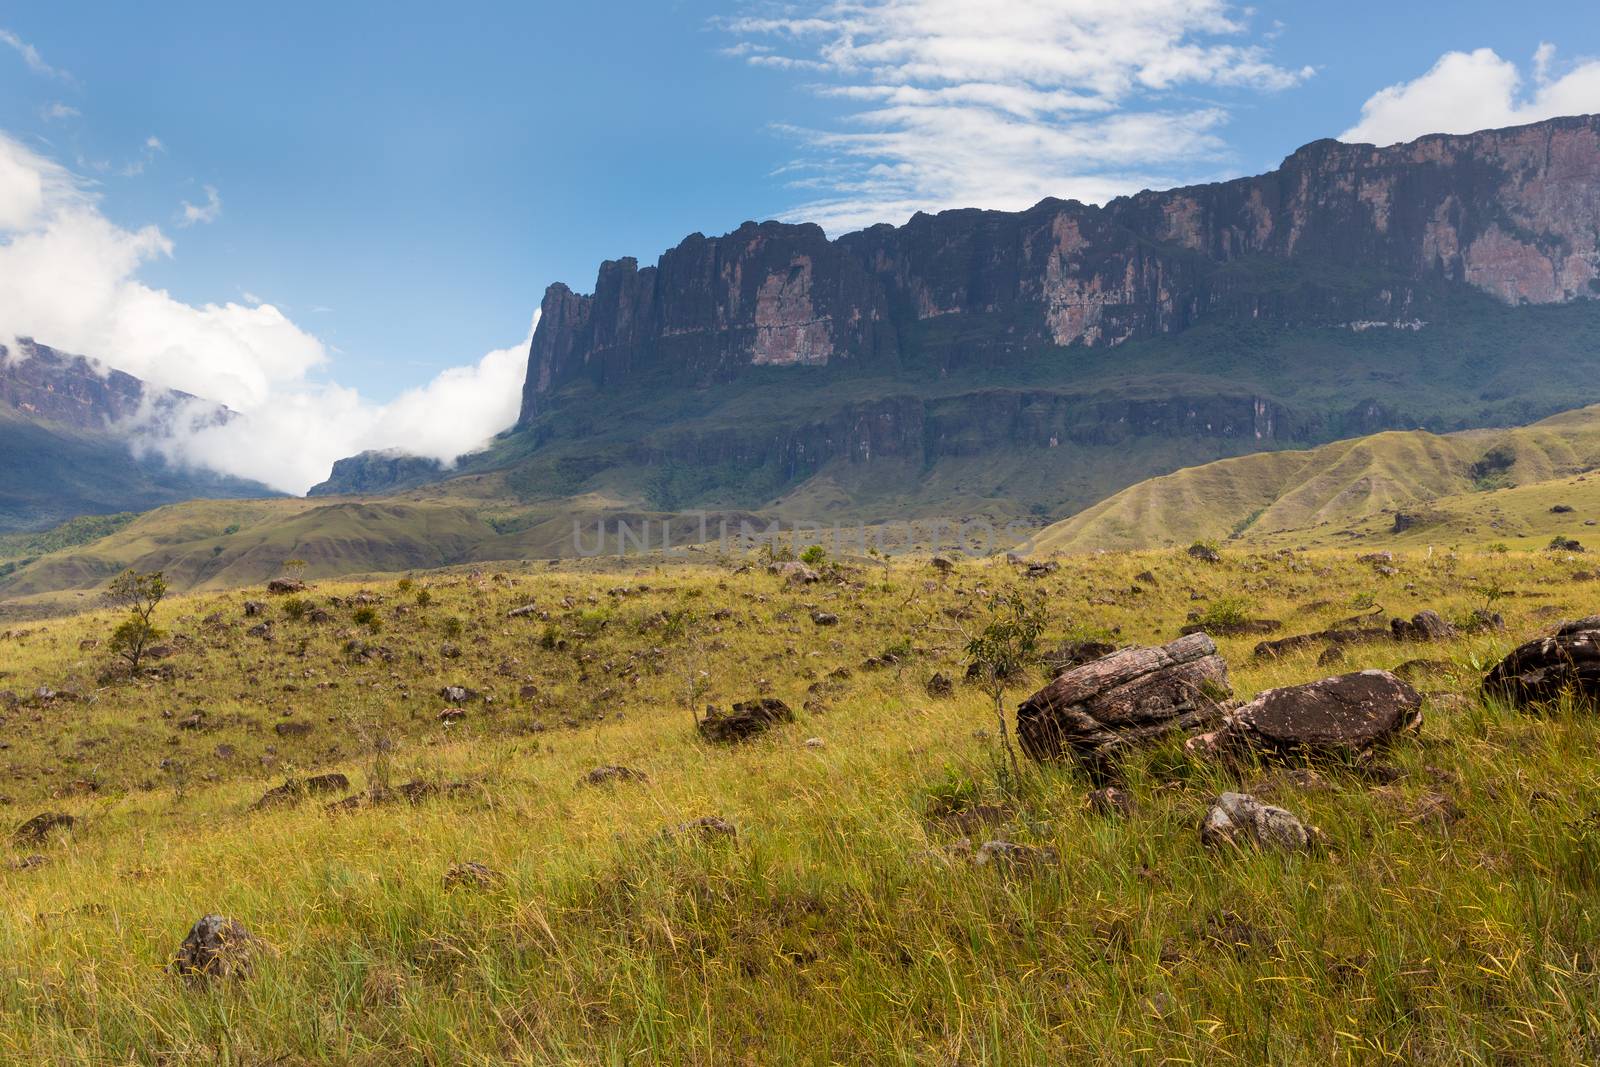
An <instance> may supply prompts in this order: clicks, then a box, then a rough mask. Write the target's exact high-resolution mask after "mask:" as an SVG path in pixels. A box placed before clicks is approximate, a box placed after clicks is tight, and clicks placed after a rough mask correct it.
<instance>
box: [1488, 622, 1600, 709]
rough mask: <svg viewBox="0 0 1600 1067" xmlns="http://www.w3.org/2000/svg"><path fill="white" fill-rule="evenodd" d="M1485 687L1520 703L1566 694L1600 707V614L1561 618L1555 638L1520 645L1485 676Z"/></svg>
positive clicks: (1493, 695)
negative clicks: (1587, 616)
mask: <svg viewBox="0 0 1600 1067" xmlns="http://www.w3.org/2000/svg"><path fill="white" fill-rule="evenodd" d="M1483 691H1484V693H1485V695H1488V696H1492V697H1497V698H1499V699H1501V700H1506V701H1509V702H1510V703H1512V704H1515V705H1517V706H1519V707H1526V706H1528V705H1533V704H1547V703H1550V702H1553V701H1555V700H1558V699H1560V697H1561V695H1562V694H1563V693H1571V694H1572V695H1573V697H1575V698H1576V699H1578V700H1581V701H1583V702H1584V703H1585V704H1587V705H1589V706H1591V707H1600V617H1595V616H1591V617H1589V618H1587V619H1579V620H1576V621H1574V622H1568V623H1563V624H1562V625H1561V627H1560V628H1559V629H1558V630H1557V631H1556V635H1555V636H1554V637H1541V638H1538V639H1537V640H1534V641H1529V642H1527V643H1526V644H1523V645H1519V646H1518V647H1517V648H1515V649H1513V650H1512V652H1511V654H1510V655H1508V656H1507V657H1506V658H1505V659H1503V660H1501V661H1500V662H1499V663H1497V664H1495V665H1494V667H1492V668H1491V669H1490V670H1489V673H1488V674H1487V675H1485V676H1484V679H1483Z"/></svg>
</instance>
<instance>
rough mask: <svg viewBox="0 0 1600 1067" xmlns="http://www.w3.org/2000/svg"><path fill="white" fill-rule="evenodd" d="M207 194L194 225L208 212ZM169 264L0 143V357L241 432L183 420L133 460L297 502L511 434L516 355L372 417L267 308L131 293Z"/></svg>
mask: <svg viewBox="0 0 1600 1067" xmlns="http://www.w3.org/2000/svg"><path fill="white" fill-rule="evenodd" d="M206 192H207V203H206V204H205V205H201V206H199V207H198V208H197V209H196V210H197V211H198V212H199V213H200V215H201V216H204V215H205V214H206V213H207V212H212V211H213V209H214V210H215V211H220V203H221V201H220V197H218V196H216V195H215V193H214V191H212V190H209V189H208V190H206ZM185 217H187V213H186V215H185ZM212 217H214V213H213V215H212ZM192 221H194V222H202V221H209V219H207V218H205V217H197V218H194V219H192ZM173 252H174V245H173V242H172V241H171V239H170V238H168V237H167V236H166V235H165V234H163V233H162V232H161V230H160V229H159V228H157V227H155V226H145V227H142V228H140V229H137V230H129V229H125V228H123V227H121V226H118V225H116V224H115V223H113V222H111V221H110V220H109V219H107V218H106V217H105V216H104V215H103V214H102V213H101V212H100V210H99V207H98V205H97V202H96V199H95V196H94V194H93V192H92V190H91V187H90V186H89V185H88V184H87V183H85V182H84V181H82V180H81V179H79V178H78V177H77V176H76V175H74V174H73V173H72V172H70V171H69V170H67V169H66V168H65V167H62V166H61V165H60V164H58V163H56V162H54V161H53V160H50V159H46V158H45V157H43V156H40V155H38V154H37V153H35V152H33V151H31V150H29V149H28V148H26V147H25V146H23V145H21V144H19V143H18V142H16V141H15V140H12V139H11V138H9V137H7V136H5V135H4V134H0V342H4V341H8V340H10V339H12V338H16V337H32V338H34V339H35V340H37V341H39V342H40V343H42V344H47V345H50V346H51V347H53V348H58V349H61V350H63V351H66V352H73V353H79V354H82V355H87V356H91V357H94V358H96V359H99V360H101V361H103V362H104V363H107V364H109V365H111V366H114V367H117V368H119V369H121V370H125V371H127V372H128V373H130V374H133V375H136V376H138V377H140V378H143V379H144V380H146V381H148V382H151V383H152V384H155V385H158V386H163V387H166V388H171V389H180V390H183V391H186V392H189V393H193V394H195V395H196V396H199V397H204V398H205V399H207V400H211V401H216V402H217V403H221V404H225V405H227V406H228V407H229V408H232V409H233V410H234V411H235V412H237V413H238V416H239V417H238V418H235V419H233V420H231V421H229V422H228V423H226V424H225V425H221V426H204V425H191V424H189V422H188V420H184V421H183V424H182V425H181V426H180V427H177V428H174V429H173V430H171V432H169V433H163V434H155V435H153V436H150V435H147V436H146V437H144V438H143V439H142V440H140V441H139V442H137V444H138V445H139V447H144V448H154V449H156V450H159V451H160V452H161V453H163V454H164V455H166V456H168V457H169V458H171V459H172V460H174V461H176V462H181V463H186V464H191V465H196V466H203V467H208V468H211V469H213V470H217V471H221V472H223V473H225V474H232V475H237V476H239V477H245V478H253V479H256V480H258V481H261V482H264V483H265V484H267V485H269V486H271V487H272V488H274V489H279V490H282V491H285V492H291V493H301V492H304V491H305V490H306V489H307V488H309V487H310V486H311V485H313V484H315V483H316V482H319V481H321V480H322V479H324V478H325V477H327V474H328V470H329V468H330V467H331V466H332V464H333V461H334V460H336V459H339V458H341V457H343V456H348V455H352V454H354V453H356V452H360V451H363V450H365V449H382V448H396V447H398V448H402V449H404V450H405V451H407V452H411V453H414V454H417V455H422V456H428V457H431V458H434V459H438V460H442V461H445V462H450V461H452V460H454V459H455V458H456V457H457V456H459V455H461V454H463V453H466V452H470V451H472V450H474V449H475V448H478V447H480V446H482V445H483V444H484V443H486V442H487V441H488V440H489V439H490V438H491V437H493V436H494V434H496V433H498V432H499V431H501V430H504V429H506V428H507V427H509V426H510V425H511V424H512V423H513V422H515V421H516V416H517V410H518V404H519V402H520V398H521V388H522V379H523V374H524V372H525V369H526V362H525V361H526V352H527V348H526V345H527V342H526V341H524V342H523V343H522V345H521V346H513V347H511V348H506V349H501V350H498V351H495V352H490V353H488V354H487V355H485V356H483V357H482V358H481V359H480V360H478V361H477V362H476V363H475V364H472V365H470V366H465V367H457V368H452V369H450V370H446V371H444V372H443V373H441V374H439V375H438V376H437V377H436V378H434V379H433V381H431V382H429V383H427V384H426V385H423V386H420V387H418V388H416V389H412V390H410V391H408V392H406V393H404V394H402V395H401V396H399V397H398V398H396V399H395V400H394V401H392V402H391V403H388V404H375V403H372V402H371V401H369V400H366V399H364V398H362V397H361V396H360V394H359V393H357V392H356V391H355V390H352V389H348V388H344V387H342V386H340V385H338V384H337V383H334V382H331V381H327V380H324V379H322V378H321V377H320V375H321V374H322V373H323V372H324V371H325V370H326V369H327V365H328V352H327V349H326V347H325V346H324V345H323V343H322V342H321V341H320V340H319V339H318V338H317V337H316V336H315V335H314V334H312V333H310V332H309V331H307V330H305V329H303V328H301V327H300V326H298V325H296V324H295V323H294V322H292V321H291V320H290V319H289V318H288V317H287V316H285V315H284V314H283V312H282V311H281V310H279V309H278V308H277V307H274V306H273V305H272V304H269V303H254V304H249V305H246V304H239V303H233V302H228V303H224V304H203V305H199V306H195V305H191V304H186V303H184V302H182V301H180V300H176V299H174V298H173V297H172V296H171V295H170V294H169V293H167V292H165V291H162V290H159V289H152V288H150V287H149V286H147V285H145V284H143V283H142V282H140V281H139V279H138V272H139V269H140V267H141V266H142V265H143V264H145V263H147V262H149V261H151V260H153V259H157V258H160V257H165V256H170V255H172V254H173ZM535 321H537V319H536V320H535ZM529 332H530V337H531V332H532V327H531V326H530V328H529ZM198 422H199V423H203V422H204V420H198Z"/></svg>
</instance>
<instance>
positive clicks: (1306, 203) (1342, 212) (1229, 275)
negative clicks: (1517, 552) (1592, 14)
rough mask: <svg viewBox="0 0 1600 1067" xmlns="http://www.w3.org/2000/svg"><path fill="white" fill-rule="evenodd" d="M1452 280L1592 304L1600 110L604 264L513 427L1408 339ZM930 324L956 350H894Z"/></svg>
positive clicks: (536, 376)
mask: <svg viewBox="0 0 1600 1067" xmlns="http://www.w3.org/2000/svg"><path fill="white" fill-rule="evenodd" d="M1302 267H1305V268H1308V269H1307V270H1306V273H1305V275H1304V277H1303V278H1300V279H1299V280H1298V282H1297V283H1296V284H1284V282H1283V279H1282V277H1281V275H1282V274H1283V272H1284V271H1285V270H1289V271H1291V272H1294V271H1295V270H1298V269H1300V268H1302ZM1271 275H1279V276H1280V277H1278V280H1277V282H1276V283H1273V282H1272V281H1271V280H1270V278H1269V276H1271ZM1329 278H1334V279H1338V280H1336V281H1329V280H1328V279H1329ZM1451 285H1459V286H1466V287H1470V288H1472V289H1476V290H1479V291H1482V292H1485V293H1488V294H1490V295H1492V296H1493V297H1494V298H1496V299H1498V300H1500V301H1503V302H1506V303H1511V304H1517V303H1533V304H1547V303H1559V302H1564V301H1570V300H1575V299H1583V298H1594V297H1596V296H1600V117H1597V116H1585V117H1577V118H1563V119H1553V120H1550V121H1547V122H1542V123H1537V124H1534V125H1531V126H1523V127H1518V128H1513V129H1506V130H1492V131H1485V132H1481V133H1476V134H1470V135H1466V136H1446V135H1436V136H1430V137H1425V138H1422V139H1421V140H1418V141H1415V142H1412V143H1410V144H1402V145H1394V146H1390V147H1387V148H1378V147H1374V146H1372V145H1349V144H1342V143H1340V142H1337V141H1318V142H1315V143H1313V144H1310V145H1307V146H1306V147H1304V148H1302V149H1300V150H1299V151H1297V152H1295V153H1294V154H1293V155H1292V156H1290V157H1289V158H1288V159H1286V160H1285V161H1284V163H1283V165H1282V166H1281V167H1279V169H1277V170H1275V171H1273V172H1271V173H1269V174H1264V175H1260V176H1257V177H1252V178H1241V179H1238V180H1236V181H1231V182H1224V183H1219V184H1214V185H1204V186H1196V187H1191V188H1186V189H1175V190H1170V191H1166V192H1144V193H1140V194H1138V195H1137V196H1133V197H1125V198H1121V199H1118V200H1114V201H1112V202H1111V203H1109V204H1107V205H1105V206H1104V207H1095V206H1090V205H1084V204H1081V203H1078V202H1076V201H1060V200H1045V201H1042V202H1041V203H1039V204H1038V205H1036V206H1034V207H1032V208H1030V209H1028V210H1026V211H1022V212H998V211H979V210H956V211H946V212H941V213H940V214H938V215H925V214H918V215H916V216H914V217H913V218H912V219H911V220H910V221H909V222H908V223H906V224H905V225H904V226H901V227H893V226H888V225H879V226H874V227H871V228H870V229H867V230H863V231H860V232H858V233H852V234H847V235H845V236H843V237H840V238H839V239H837V240H834V241H829V240H828V239H827V237H826V236H825V235H824V234H823V232H822V230H821V229H820V228H818V227H816V226H814V225H786V224H782V223H775V222H767V223H761V224H759V225H758V224H756V223H746V224H745V225H744V226H741V227H740V228H739V229H738V230H735V231H734V232H733V233H730V234H727V235H725V236H722V237H714V238H708V237H704V236H702V235H700V234H695V235H693V236H691V237H689V238H688V239H687V240H685V241H684V242H683V243H682V244H680V245H679V246H678V247H677V248H674V249H672V250H671V251H669V252H667V253H665V254H664V255H663V256H662V257H661V259H660V260H659V262H658V263H657V264H656V265H655V266H652V267H644V268H640V267H639V265H638V263H637V262H636V261H635V260H633V259H621V260H616V261H612V262H608V263H605V264H603V265H602V266H601V268H600V273H599V277H598V279H597V280H596V283H595V289H594V292H593V294H592V295H579V294H576V293H574V292H572V290H571V289H569V288H568V287H567V286H565V285H559V284H558V285H553V286H551V287H550V289H549V290H548V291H547V292H546V294H545V298H544V303H543V305H542V308H543V315H542V317H541V319H540V322H539V326H538V330H537V331H536V333H535V335H534V339H533V344H532V347H531V350H530V353H529V367H528V377H527V384H526V386H525V388H524V392H523V405H522V422H523V423H527V422H529V421H530V420H531V419H533V418H534V417H535V416H536V415H538V414H539V413H540V412H541V411H543V410H545V408H546V407H547V406H548V403H549V398H550V394H552V393H553V392H554V391H556V390H557V389H559V388H561V387H562V386H563V385H566V384H569V383H572V382H576V381H579V380H581V379H585V378H587V379H589V380H590V381H592V382H593V383H595V384H596V385H599V386H605V385H607V384H613V383H616V382H620V381H622V380H624V379H627V378H630V377H633V376H636V375H640V374H644V373H648V372H651V371H657V372H664V373H666V374H668V375H670V376H672V377H673V378H674V379H677V380H681V381H684V382H690V383H696V382H706V381H713V380H717V379H720V378H726V377H728V376H731V375H733V374H735V373H737V372H738V371H740V370H741V369H743V368H746V367H751V366H777V367H817V366H824V365H827V364H830V363H836V362H839V361H851V362H853V363H856V364H862V365H880V366H883V367H884V368H885V369H892V368H893V366H894V365H895V363H896V361H897V360H898V359H900V358H901V357H902V356H904V355H906V354H907V353H908V352H909V351H910V350H911V349H914V348H918V347H919V346H920V347H921V348H922V349H923V351H924V354H931V355H932V356H933V358H935V359H936V360H938V361H940V362H942V363H943V365H945V366H946V367H955V366H960V365H974V364H975V365H980V366H983V365H989V364H995V363H1002V362H1008V361H1014V360H1016V359H1019V358H1026V356H1027V354H1028V353H1029V352H1031V351H1036V350H1040V349H1047V348H1053V347H1057V346H1091V347H1093V346H1110V345H1117V344H1121V343H1123V342H1125V341H1128V340H1131V339H1135V338H1143V337H1151V336H1156V335H1160V334H1170V333H1176V332H1179V331H1182V330H1185V329H1187V328H1189V327H1190V326H1192V325H1194V324H1195V323H1196V322H1199V321H1200V320H1202V319H1205V318H1209V317H1215V316H1235V317H1243V318H1249V319H1255V320H1268V321H1282V322H1293V323H1321V324H1327V325H1344V326H1352V327H1355V326H1366V327H1371V326H1395V325H1414V324H1416V323H1417V321H1418V318H1419V312H1421V311H1424V310H1426V304H1427V301H1428V299H1429V295H1430V294H1431V293H1434V292H1437V291H1438V290H1439V289H1440V288H1441V287H1445V286H1451ZM945 319H949V320H952V321H954V322H958V323H959V328H958V329H955V330H952V331H950V332H951V333H952V335H956V336H959V338H960V340H959V341H946V342H943V343H942V347H939V344H940V343H938V342H934V341H930V340H928V339H926V337H923V338H922V339H920V340H913V339H912V335H913V334H917V335H922V334H924V333H925V331H923V330H922V329H921V327H920V326H919V324H921V323H928V322H931V321H934V320H945ZM930 346H935V347H933V348H932V349H930Z"/></svg>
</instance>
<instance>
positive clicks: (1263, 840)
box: [1200, 793, 1314, 852]
mask: <svg viewBox="0 0 1600 1067" xmlns="http://www.w3.org/2000/svg"><path fill="white" fill-rule="evenodd" d="M1313 840H1314V836H1313V832H1312V831H1310V830H1308V829H1306V827H1305V824H1303V823H1302V822H1301V821H1300V820H1299V819H1297V818H1295V816H1294V815H1293V814H1292V813H1290V812H1289V811H1286V810H1285V809H1283V808H1278V807H1274V806H1272V805H1271V804H1263V803H1261V801H1259V800H1257V799H1256V798H1255V797H1253V796H1251V795H1250V794H1249V793H1223V794H1222V795H1221V796H1219V797H1217V799H1215V800H1213V801H1212V802H1211V807H1210V809H1209V810H1207V811H1206V816H1205V819H1204V820H1202V821H1201V823H1200V841H1201V842H1202V843H1203V844H1204V845H1206V847H1208V848H1221V847H1224V846H1231V847H1234V848H1242V847H1245V846H1251V847H1255V848H1272V849H1281V850H1283V851H1286V852H1304V851H1306V850H1307V849H1309V848H1310V847H1311V844H1312V841H1313Z"/></svg>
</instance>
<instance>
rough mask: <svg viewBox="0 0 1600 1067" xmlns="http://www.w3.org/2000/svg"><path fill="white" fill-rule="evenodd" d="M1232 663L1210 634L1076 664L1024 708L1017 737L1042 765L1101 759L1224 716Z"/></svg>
mask: <svg viewBox="0 0 1600 1067" xmlns="http://www.w3.org/2000/svg"><path fill="white" fill-rule="evenodd" d="M1230 694H1231V690H1230V689H1229V687H1228V665H1227V664H1226V663H1225V662H1223V659H1222V657H1221V656H1219V655H1217V646H1216V645H1215V644H1214V643H1213V642H1212V640H1211V638H1210V637H1208V636H1206V635H1205V634H1203V633H1200V634H1192V635H1190V636H1188V637H1182V638H1179V639H1178V640H1176V641H1174V642H1172V643H1171V644H1169V645H1164V646H1162V647H1160V648H1125V649H1123V650H1122V651H1120V652H1113V653H1112V654H1111V655H1109V656H1105V657H1103V658H1101V659H1097V660H1095V661H1093V662H1091V663H1087V664H1084V665H1083V666H1080V667H1075V668H1073V669H1071V670H1068V671H1066V672H1065V673H1063V674H1061V675H1059V676H1057V677H1056V678H1055V680H1054V681H1052V682H1051V683H1050V684H1049V685H1047V686H1045V687H1044V688H1043V689H1041V690H1039V691H1038V692H1037V693H1035V694H1033V696H1031V697H1029V698H1028V699H1027V700H1026V701H1024V702H1023V703H1022V704H1021V705H1020V706H1019V707H1018V708H1017V739H1018V741H1019V742H1020V743H1021V745H1022V750H1023V751H1024V752H1026V753H1027V754H1028V755H1029V756H1030V757H1032V758H1033V759H1036V760H1051V759H1060V758H1062V757H1063V756H1067V755H1076V756H1079V757H1083V758H1090V759H1098V758H1100V757H1104V756H1109V755H1112V754H1114V752H1115V751H1116V750H1118V749H1120V748H1122V747H1123V746H1126V745H1128V744H1132V743H1136V742H1138V741H1141V740H1145V739H1148V738H1152V737H1157V736H1160V735H1162V734H1165V733H1168V732H1170V731H1172V730H1175V729H1183V730H1195V729H1199V728H1200V727H1202V726H1205V725H1207V724H1209V723H1211V722H1213V721H1215V720H1216V719H1218V718H1220V717H1221V715H1222V707H1221V705H1220V704H1219V703H1218V702H1219V701H1221V700H1225V699H1226V698H1227V697H1228V696H1229V695H1230Z"/></svg>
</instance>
